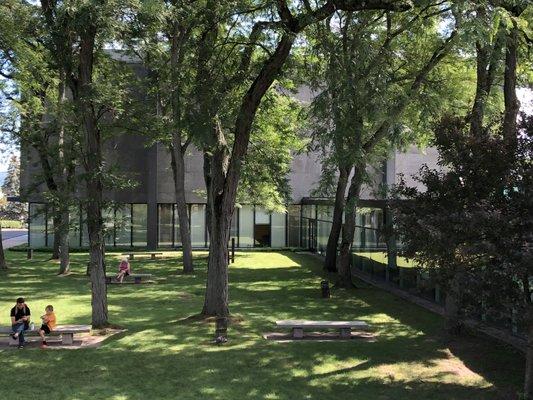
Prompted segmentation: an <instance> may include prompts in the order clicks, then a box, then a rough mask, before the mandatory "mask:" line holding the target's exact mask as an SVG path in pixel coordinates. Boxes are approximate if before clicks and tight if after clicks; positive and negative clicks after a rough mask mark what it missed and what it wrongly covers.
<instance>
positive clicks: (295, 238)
mask: <svg viewBox="0 0 533 400" xmlns="http://www.w3.org/2000/svg"><path fill="white" fill-rule="evenodd" d="M287 212H288V217H287V222H288V225H289V226H288V229H287V232H288V235H289V238H288V241H287V244H288V246H289V247H300V212H301V206H299V205H290V206H288V207H287Z"/></svg>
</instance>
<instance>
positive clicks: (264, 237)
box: [254, 207, 271, 247]
mask: <svg viewBox="0 0 533 400" xmlns="http://www.w3.org/2000/svg"><path fill="white" fill-rule="evenodd" d="M270 240H271V232H270V214H269V213H268V212H266V211H265V210H264V209H263V208H261V207H255V223H254V247H270Z"/></svg>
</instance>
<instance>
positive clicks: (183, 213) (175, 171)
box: [170, 136, 194, 274]
mask: <svg viewBox="0 0 533 400" xmlns="http://www.w3.org/2000/svg"><path fill="white" fill-rule="evenodd" d="M181 146H182V144H181V139H178V140H176V136H174V143H173V146H171V148H170V154H171V165H172V175H173V178H174V191H175V193H176V205H177V209H178V218H179V224H180V236H181V246H182V247H181V248H182V253H183V272H184V273H186V274H188V273H192V272H194V266H193V262H192V244H191V230H190V227H189V215H188V213H187V203H186V201H185V160H184V154H183V152H182V148H181Z"/></svg>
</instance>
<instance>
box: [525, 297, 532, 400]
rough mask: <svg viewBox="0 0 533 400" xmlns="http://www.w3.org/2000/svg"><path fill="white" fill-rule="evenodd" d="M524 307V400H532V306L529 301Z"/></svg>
mask: <svg viewBox="0 0 533 400" xmlns="http://www.w3.org/2000/svg"><path fill="white" fill-rule="evenodd" d="M526 307H527V308H526V324H527V349H526V377H525V380H524V399H525V400H533V304H531V301H530V302H529V303H528V304H527V306H526Z"/></svg>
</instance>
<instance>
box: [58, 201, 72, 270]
mask: <svg viewBox="0 0 533 400" xmlns="http://www.w3.org/2000/svg"><path fill="white" fill-rule="evenodd" d="M61 223H62V225H61V229H60V230H59V272H58V275H61V274H67V273H68V272H70V245H69V225H70V216H69V212H68V208H67V209H66V210H65V209H63V210H62V213H61Z"/></svg>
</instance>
